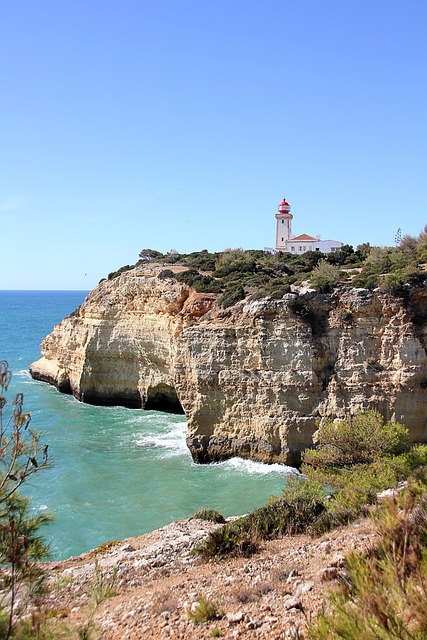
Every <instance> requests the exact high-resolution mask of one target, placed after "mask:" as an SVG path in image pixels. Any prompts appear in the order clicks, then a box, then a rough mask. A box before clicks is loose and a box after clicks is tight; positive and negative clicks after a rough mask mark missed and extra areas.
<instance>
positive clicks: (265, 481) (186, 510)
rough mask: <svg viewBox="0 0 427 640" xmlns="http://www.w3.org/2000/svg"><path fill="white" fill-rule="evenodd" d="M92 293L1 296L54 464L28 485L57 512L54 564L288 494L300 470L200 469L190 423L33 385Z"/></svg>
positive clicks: (4, 345) (3, 339) (10, 356)
mask: <svg viewBox="0 0 427 640" xmlns="http://www.w3.org/2000/svg"><path fill="white" fill-rule="evenodd" d="M86 294H87V292H84V291H0V360H7V361H8V363H9V368H10V369H11V371H12V373H13V378H12V382H11V385H10V387H9V391H8V394H7V399H8V404H7V406H6V412H7V413H8V410H9V411H10V408H11V403H12V400H13V397H14V395H15V394H16V393H17V392H18V391H19V392H23V393H24V397H25V404H24V408H25V410H26V411H30V412H31V414H32V419H31V428H32V429H34V430H36V431H38V432H42V434H43V436H42V441H43V443H48V444H49V453H50V456H51V461H52V465H51V466H50V468H48V469H47V470H43V471H41V472H40V473H39V474H36V475H35V476H34V477H33V478H31V479H30V480H29V481H28V482H27V483H25V485H24V489H25V493H26V494H27V495H28V496H30V497H31V508H32V509H34V510H38V509H48V510H49V511H50V512H52V513H53V514H54V516H55V519H54V522H53V523H51V524H50V525H48V526H47V527H46V528H45V529H44V530H43V535H44V537H45V539H46V540H47V541H48V542H49V543H50V549H51V551H50V557H51V558H52V559H64V558H67V557H69V556H71V555H77V554H80V553H82V552H83V551H87V550H88V549H92V548H94V547H96V546H98V545H100V544H102V543H104V542H107V541H109V540H120V539H122V538H125V537H130V536H135V535H140V534H142V533H147V532H149V531H152V530H153V529H157V528H159V527H162V526H164V525H166V524H168V523H170V522H172V521H173V520H176V519H182V518H186V517H188V516H190V515H191V514H193V513H194V512H195V511H196V510H197V509H198V508H201V507H206V508H211V509H217V510H218V511H220V512H221V513H222V514H223V515H224V516H225V517H227V516H231V515H240V514H243V513H247V512H248V511H250V510H252V509H254V508H257V507H260V506H261V505H263V504H264V503H265V502H266V500H267V499H268V497H269V496H270V495H272V494H276V495H279V494H280V492H281V489H282V488H283V487H284V486H285V483H286V477H287V476H288V474H289V473H291V472H293V471H294V470H293V469H290V468H289V467H286V466H283V465H278V464H274V465H264V464H260V463H257V462H251V461H248V460H243V459H241V458H232V459H230V460H227V461H226V462H221V463H218V464H212V465H196V464H194V463H193V461H192V458H191V456H190V453H189V451H188V449H187V447H186V445H185V431H186V423H185V417H184V416H182V415H173V414H167V413H160V412H158V411H143V410H137V409H126V408H122V407H95V406H90V405H85V404H82V403H81V402H78V401H77V400H75V399H74V398H72V397H71V396H67V395H64V394H61V393H59V392H58V391H57V390H56V389H55V388H53V387H51V386H50V385H48V384H46V383H42V382H36V381H34V380H32V379H31V377H30V375H29V372H28V367H29V365H30V363H31V362H33V361H34V360H37V359H38V358H39V357H40V346H39V345H40V342H41V340H42V339H43V338H44V336H45V335H47V334H48V333H49V332H50V331H51V330H52V329H53V327H54V325H55V324H57V323H58V322H60V321H61V319H62V318H63V317H65V316H66V315H68V314H69V313H71V312H72V311H73V310H74V309H75V308H76V307H77V306H78V305H79V304H80V303H81V302H82V301H83V300H84V298H85V296H86Z"/></svg>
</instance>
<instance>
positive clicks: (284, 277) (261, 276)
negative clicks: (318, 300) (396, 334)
mask: <svg viewBox="0 0 427 640" xmlns="http://www.w3.org/2000/svg"><path fill="white" fill-rule="evenodd" d="M139 255H140V261H139V263H138V264H144V263H149V262H151V263H160V264H162V265H164V266H165V267H167V266H168V265H174V266H178V265H179V266H182V267H187V270H186V271H181V272H179V273H173V272H172V271H171V270H169V273H168V276H169V277H173V278H175V279H176V280H178V281H180V282H185V283H186V284H188V285H189V286H192V287H194V289H195V290H196V291H198V292H200V293H215V294H218V295H219V298H218V301H219V304H220V305H221V306H223V307H229V306H231V305H233V304H235V303H236V302H238V301H239V300H242V299H244V298H246V297H248V296H249V297H250V298H251V299H258V298H262V297H266V296H269V297H270V298H273V299H279V298H282V297H283V295H285V294H286V293H289V292H290V291H291V285H301V284H302V283H303V282H304V283H307V284H308V285H309V286H311V287H312V288H314V289H317V290H318V291H320V292H321V293H329V292H331V291H332V290H333V289H334V288H335V287H337V286H338V285H340V284H349V285H351V286H355V287H364V288H368V289H374V288H376V287H381V288H382V289H384V290H386V291H390V292H393V293H395V294H398V295H402V294H404V292H405V287H407V285H417V284H420V283H422V282H423V281H424V280H425V279H426V271H425V265H426V264H427V225H426V227H425V228H424V230H423V231H422V232H421V233H420V234H419V235H418V236H417V237H414V236H409V235H405V236H403V237H402V238H401V239H400V240H399V241H398V243H397V246H396V247H371V246H370V245H369V244H368V243H366V244H363V245H360V246H358V247H357V248H356V249H354V248H353V247H352V246H351V245H344V246H343V247H342V248H341V249H340V250H339V251H336V252H334V253H329V254H323V253H321V252H320V251H307V252H306V253H304V254H301V255H295V254H291V253H283V252H278V253H274V254H272V253H269V252H266V251H261V250H243V249H226V250H225V251H223V252H219V253H209V252H208V251H207V250H203V251H197V252H194V253H189V254H180V253H177V252H175V251H171V252H169V253H167V254H162V253H160V252H159V251H155V250H154V249H143V250H142V251H141V252H140V254H139ZM130 268H131V267H130V266H129V265H127V266H126V267H122V268H121V269H119V270H118V271H116V272H113V273H112V274H110V275H109V276H108V277H109V279H111V278H112V277H115V276H117V275H120V273H122V272H123V271H126V270H128V269H130Z"/></svg>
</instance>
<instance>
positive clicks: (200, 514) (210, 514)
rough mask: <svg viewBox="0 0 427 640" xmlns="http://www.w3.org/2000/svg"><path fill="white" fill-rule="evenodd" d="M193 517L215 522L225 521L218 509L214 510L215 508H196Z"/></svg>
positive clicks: (221, 522)
mask: <svg viewBox="0 0 427 640" xmlns="http://www.w3.org/2000/svg"><path fill="white" fill-rule="evenodd" d="M193 517H194V518H198V519H199V520H209V521H210V522H217V523H218V524H223V523H224V522H225V518H224V516H223V515H221V514H220V513H219V511H215V509H198V510H197V511H196V513H195V514H194V516H193Z"/></svg>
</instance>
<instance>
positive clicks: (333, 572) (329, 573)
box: [317, 567, 338, 582]
mask: <svg viewBox="0 0 427 640" xmlns="http://www.w3.org/2000/svg"><path fill="white" fill-rule="evenodd" d="M317 575H318V576H319V578H320V580H321V581H322V582H328V580H335V578H336V577H337V575H338V569H337V567H326V568H325V569H321V570H320V571H319V573H318V574H317Z"/></svg>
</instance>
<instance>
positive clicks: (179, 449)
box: [135, 422, 188, 456]
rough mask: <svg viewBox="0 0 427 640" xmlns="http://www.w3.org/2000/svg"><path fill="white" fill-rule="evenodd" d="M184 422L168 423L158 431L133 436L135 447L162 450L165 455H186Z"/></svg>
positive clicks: (185, 425)
mask: <svg viewBox="0 0 427 640" xmlns="http://www.w3.org/2000/svg"><path fill="white" fill-rule="evenodd" d="M186 431H187V423H186V422H170V423H168V425H167V427H166V428H165V427H163V429H162V430H161V431H160V430H159V431H153V430H149V431H146V432H143V433H141V432H139V433H138V434H136V435H135V445H136V446H138V447H144V448H156V449H159V448H161V449H164V450H165V451H164V454H165V455H168V456H169V455H182V454H183V453H187V452H188V449H187V445H186V443H185V434H186Z"/></svg>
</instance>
